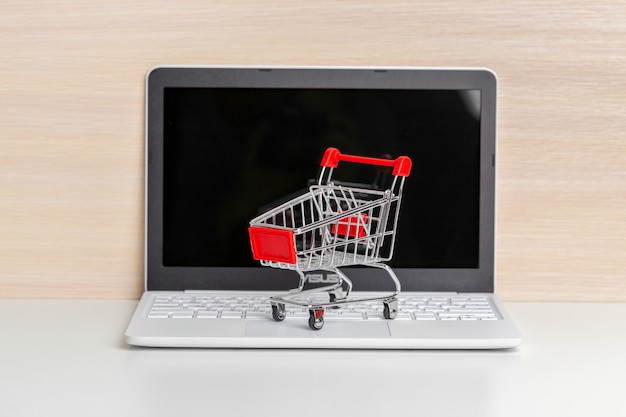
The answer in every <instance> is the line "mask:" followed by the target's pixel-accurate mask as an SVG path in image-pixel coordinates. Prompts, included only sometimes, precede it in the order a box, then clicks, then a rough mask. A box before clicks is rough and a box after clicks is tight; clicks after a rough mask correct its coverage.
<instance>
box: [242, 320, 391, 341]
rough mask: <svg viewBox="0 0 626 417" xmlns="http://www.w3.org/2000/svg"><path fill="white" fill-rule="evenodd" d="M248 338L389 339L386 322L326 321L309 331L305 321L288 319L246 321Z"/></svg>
mask: <svg viewBox="0 0 626 417" xmlns="http://www.w3.org/2000/svg"><path fill="white" fill-rule="evenodd" d="M246 336H248V337H277V338H281V337H283V338H285V337H286V338H363V339H372V338H383V337H389V336H390V333H389V326H388V325H387V322H386V321H382V320H380V321H344V320H336V321H335V320H327V321H326V322H325V323H324V327H323V328H322V329H321V330H311V329H310V328H309V326H308V323H307V320H296V319H288V320H285V321H282V322H277V321H272V320H248V321H247V322H246Z"/></svg>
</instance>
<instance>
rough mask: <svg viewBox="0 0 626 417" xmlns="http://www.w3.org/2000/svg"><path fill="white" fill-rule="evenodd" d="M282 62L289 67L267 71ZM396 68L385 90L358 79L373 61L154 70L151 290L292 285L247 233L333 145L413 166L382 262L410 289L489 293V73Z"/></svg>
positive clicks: (369, 276) (363, 180)
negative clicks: (388, 254)
mask: <svg viewBox="0 0 626 417" xmlns="http://www.w3.org/2000/svg"><path fill="white" fill-rule="evenodd" d="M159 71H160V72H161V73H163V74H159ZM281 71H286V72H288V74H286V73H285V74H283V75H288V76H287V77H283V78H281V77H277V76H272V75H274V74H273V73H280V72H281ZM324 71H328V72H327V73H326V74H325V75H326V77H323V75H324V74H323V72H324ZM432 71H434V72H437V70H432ZM398 72H400V73H401V75H402V76H400V77H395V79H396V81H398V83H397V85H396V84H394V76H393V75H394V73H395V72H394V71H384V72H382V73H380V72H379V73H376V74H375V75H376V76H378V79H382V81H383V82H379V83H378V84H379V85H377V82H375V81H377V79H376V77H375V78H374V79H373V80H370V82H367V83H365V82H363V80H362V81H359V80H358V78H359V77H360V78H363V79H365V78H369V77H371V76H372V75H373V73H374V71H372V70H370V71H367V70H340V69H336V70H330V69H329V70H322V69H318V70H315V69H310V70H306V69H291V70H288V69H282V70H279V69H273V70H263V71H259V70H254V69H233V70H231V71H229V70H228V69H205V70H203V69H198V68H196V69H189V68H187V69H184V68H179V69H174V68H162V69H159V70H156V74H157V75H159V76H158V77H155V71H153V73H152V74H151V76H150V78H149V91H148V155H149V157H152V158H149V166H148V223H147V226H148V233H147V236H148V242H147V244H148V258H147V260H148V273H149V274H151V273H154V274H156V277H155V278H154V279H153V278H152V277H151V276H150V275H148V289H238V288H242V289H265V288H267V289H277V288H282V287H285V288H290V287H293V285H292V280H297V275H296V274H295V273H293V272H292V273H289V272H286V271H279V270H272V268H264V267H261V266H259V264H258V262H257V261H254V260H253V258H252V254H251V250H250V243H249V237H248V231H247V228H248V225H249V222H250V220H251V219H252V218H254V217H256V216H257V215H258V214H260V213H262V212H264V211H266V210H268V209H271V208H273V207H275V206H277V205H279V204H281V203H282V202H284V201H286V200H287V199H289V198H293V197H294V196H298V195H302V194H303V193H306V191H307V189H308V187H309V186H310V185H312V184H315V183H316V181H317V177H318V173H319V163H320V159H321V156H322V154H323V152H324V150H325V149H326V148H328V147H336V148H338V149H339V150H340V151H341V152H342V153H344V154H353V155H361V156H372V157H380V158H396V157H397V156H400V155H407V156H409V157H410V158H411V159H412V161H413V169H412V172H411V175H410V176H409V178H408V179H407V180H406V184H405V187H404V195H403V200H402V205H401V208H400V216H399V222H398V228H397V233H396V244H395V251H394V255H393V258H392V260H390V261H389V262H388V264H389V265H390V266H391V267H392V268H394V270H395V271H396V273H397V275H398V277H399V278H400V280H401V282H402V285H403V288H405V289H412V290H425V291H445V290H448V291H449V290H454V291H462V290H464V289H465V290H468V291H491V290H492V287H493V243H492V240H493V207H492V206H493V197H492V193H493V172H492V171H493V153H494V145H493V138H492V139H491V140H487V139H489V136H494V134H495V127H494V126H491V125H493V124H494V123H495V114H493V115H490V114H485V112H487V113H495V107H494V104H495V103H494V101H495V100H494V98H493V97H491V96H490V95H495V86H493V87H490V86H488V87H489V88H486V87H485V85H482V84H481V83H480V82H476V80H477V79H478V80H483V79H487V80H493V77H485V74H487V75H491V74H490V73H488V72H486V71H482V72H481V71H474V72H472V71H469V72H470V73H473V75H474V77H473V78H474V80H472V79H471V77H467V74H466V73H464V72H458V71H457V72H455V71H445V70H440V71H439V72H440V73H441V74H439V75H438V78H436V77H435V78H436V80H437V81H436V82H431V83H428V82H426V79H428V78H429V77H424V75H428V76H430V77H432V76H433V75H436V74H434V73H429V74H425V72H428V71H426V70H422V71H419V70H415V71H411V70H398ZM412 72H413V74H410V73H412ZM350 73H351V74H352V78H350V77H349V75H350ZM390 73H391V76H390ZM259 74H260V75H261V76H259ZM268 74H270V76H267V75H268ZM442 74H443V75H442ZM277 75H279V74H277ZM407 75H412V77H415V80H412V79H411V77H408V78H407ZM460 75H463V76H465V77H466V78H469V80H468V81H467V83H466V84H467V85H462V84H463V83H462V82H460V81H459V79H461V81H462V80H463V76H460ZM477 75H482V77H479V76H477ZM446 76H448V77H449V78H450V79H449V80H448V81H446ZM338 77H339V78H342V77H346V78H345V80H346V82H345V83H342V82H341V80H340V79H338ZM420 77H421V78H420ZM455 77H456V78H455ZM152 78H158V80H155V81H154V82H153V83H152V84H153V85H152V86H150V80H151V79H152ZM285 78H286V79H288V80H291V81H289V82H285ZM355 78H356V79H357V80H356V82H355ZM298 80H300V82H298ZM294 81H295V82H294ZM442 82H443V84H442ZM446 82H449V85H446ZM481 82H484V81H481ZM154 84H156V85H154ZM344 84H345V85H344ZM454 84H458V87H454ZM485 124H487V126H486V125H485ZM486 138H487V139H486ZM485 144H487V145H485ZM485 147H487V149H485ZM155 157H156V158H155ZM485 160H487V161H485ZM486 162H488V163H486ZM348 165H349V166H345V167H343V166H340V167H339V168H338V169H337V171H336V173H335V178H337V181H340V182H344V183H346V184H359V185H360V186H362V185H364V184H365V185H367V186H370V187H383V188H384V187H385V184H384V181H385V180H384V179H381V176H382V177H384V175H382V174H384V173H381V170H380V169H376V168H375V167H371V166H353V165H350V164H348ZM486 168H487V169H488V170H490V171H491V172H490V173H485V170H486ZM485 187H486V188H487V189H485ZM489 195H491V197H490V198H486V197H489ZM153 197H154V198H153ZM485 211H487V214H485ZM481 213H482V214H481ZM485 233H488V234H490V236H484V234H485ZM485 250H487V251H491V255H489V254H488V253H487V254H485V252H484V251H485ZM486 262H487V264H486ZM489 264H490V265H489ZM352 269H353V271H354V272H348V274H349V276H350V275H351V274H352V275H353V276H354V282H355V290H358V289H366V290H374V289H379V288H378V286H377V280H378V278H377V273H376V272H375V271H369V270H368V268H352ZM370 269H371V268H370ZM484 274H486V276H483V275H484ZM360 276H362V277H363V278H362V279H361V281H362V287H360V286H359V282H360V281H359V278H358V277H360ZM383 289H384V288H383Z"/></svg>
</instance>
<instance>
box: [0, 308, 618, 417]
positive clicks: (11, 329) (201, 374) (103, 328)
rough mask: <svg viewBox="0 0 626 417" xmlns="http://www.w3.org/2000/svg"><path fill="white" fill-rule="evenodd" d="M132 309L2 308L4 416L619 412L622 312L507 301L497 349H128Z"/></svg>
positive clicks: (0, 392) (0, 408)
mask: <svg viewBox="0 0 626 417" xmlns="http://www.w3.org/2000/svg"><path fill="white" fill-rule="evenodd" d="M135 305H136V301H133V300H13V299H4V300H2V299H0V416H2V417H11V416H196V415H203V416H220V417H221V416H235V415H241V416H266V415H267V416H269V415H298V416H323V415H332V416H335V415H346V416H378V417H381V416H385V415H398V416H405V415H409V416H437V417H439V416H585V417H587V416H599V415H609V416H623V415H626V398H625V396H626V324H625V321H626V320H625V319H626V304H590V303H580V304H575V303H506V306H507V308H508V310H509V312H510V313H511V315H512V316H513V318H514V319H515V321H516V322H517V324H518V325H519V327H520V329H521V331H522V334H523V337H524V340H523V344H522V346H520V347H519V348H517V349H513V350H503V351H380V350H378V351H355V350H347V351H341V350H326V351H323V350H321V351H316V350H238V349H217V350H214V349H203V350H193V349H145V348H131V347H129V346H127V345H126V344H125V343H124V340H123V333H124V330H125V329H126V325H127V324H128V321H129V319H130V317H131V314H132V312H133V310H134V307H135Z"/></svg>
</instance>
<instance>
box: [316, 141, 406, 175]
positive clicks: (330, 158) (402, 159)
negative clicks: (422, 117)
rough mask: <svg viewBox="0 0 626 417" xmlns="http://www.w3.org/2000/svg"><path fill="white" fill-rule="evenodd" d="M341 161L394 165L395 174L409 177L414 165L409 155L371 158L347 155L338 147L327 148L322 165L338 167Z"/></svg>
mask: <svg viewBox="0 0 626 417" xmlns="http://www.w3.org/2000/svg"><path fill="white" fill-rule="evenodd" d="M341 161H344V162H355V163H357V164H368V165H379V166H385V167H393V175H396V176H401V177H408V176H409V174H410V173H411V166H412V165H413V162H412V161H411V158H409V157H408V156H399V157H397V158H396V159H382V158H370V157H367V156H355V155H345V154H342V153H341V152H339V149H337V148H328V149H326V152H324V156H323V157H322V162H321V163H320V165H321V166H323V167H327V168H337V165H339V162H341Z"/></svg>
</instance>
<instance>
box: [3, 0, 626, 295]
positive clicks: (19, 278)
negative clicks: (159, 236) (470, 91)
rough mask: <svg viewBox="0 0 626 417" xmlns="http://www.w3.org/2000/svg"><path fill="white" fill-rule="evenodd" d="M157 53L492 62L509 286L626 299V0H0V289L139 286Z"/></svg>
mask: <svg viewBox="0 0 626 417" xmlns="http://www.w3.org/2000/svg"><path fill="white" fill-rule="evenodd" d="M157 64H273V65H283V64H285V65H287V64H294V65H383V66H387V65H390V66H391V65H398V66H487V67H490V68H492V69H493V70H495V71H496V72H497V73H498V75H499V79H500V102H499V156H498V176H499V194H498V205H499V217H498V245H497V249H498V255H497V260H498V264H497V272H498V291H499V293H500V294H501V296H502V298H504V299H505V300H591V301H602V300H603V301H626V2H624V1H622V0H611V1H591V0H585V1H580V0H562V1H558V2H556V1H553V2H546V1H535V0H517V1H505V0H475V1H472V2H467V1H460V0H425V1H414V0H408V1H399V0H392V1H386V2H381V1H379V0H376V1H374V0H361V1H355V0H324V1H298V0H264V1H259V0H249V1H242V0H239V1H227V0H222V1H211V0H202V1H199V0H198V1H195V0H181V1H165V0H162V1H145V0H143V1H121V0H108V1H97V0H96V1H89V2H86V1H79V0H58V1H43V0H42V1H34V0H21V1H14V0H4V1H2V2H1V3H0V296H1V297H22V296H37V297H137V296H138V295H139V294H140V292H141V289H142V285H143V278H142V269H143V261H142V251H143V234H142V233H143V232H142V228H143V218H142V216H143V180H144V174H143V117H144V102H143V100H144V77H145V74H146V72H147V71H148V70H149V69H150V68H151V67H153V66H155V65H157Z"/></svg>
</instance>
